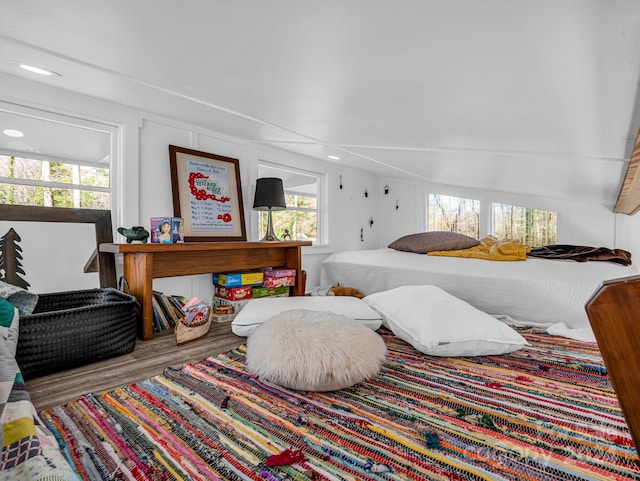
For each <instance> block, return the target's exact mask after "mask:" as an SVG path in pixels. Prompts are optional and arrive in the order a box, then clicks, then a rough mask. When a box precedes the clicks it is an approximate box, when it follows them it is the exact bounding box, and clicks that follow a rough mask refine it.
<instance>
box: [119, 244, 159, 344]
mask: <svg viewBox="0 0 640 481" xmlns="http://www.w3.org/2000/svg"><path fill="white" fill-rule="evenodd" d="M123 262H124V276H125V277H126V278H127V281H128V282H129V288H130V289H131V295H132V296H134V297H135V298H136V299H138V302H139V303H140V307H141V308H142V313H141V319H140V323H139V324H138V336H139V337H140V338H141V339H143V340H145V341H148V340H150V339H153V306H152V304H151V302H152V297H153V254H148V253H125V254H124V258H123Z"/></svg>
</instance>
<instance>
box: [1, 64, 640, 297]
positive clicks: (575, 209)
mask: <svg viewBox="0 0 640 481" xmlns="http://www.w3.org/2000/svg"><path fill="white" fill-rule="evenodd" d="M0 82H1V83H2V85H3V91H2V92H0V100H3V101H9V102H15V103H19V104H22V105H26V106H29V107H34V108H42V109H45V110H51V111H54V112H57V113H62V114H67V115H75V116H79V117H82V118H87V119H89V120H95V121H100V122H104V123H109V124H112V125H115V126H117V127H118V129H119V131H120V134H121V144H120V149H119V151H118V152H117V159H116V164H115V166H114V171H113V173H114V182H115V185H116V188H117V191H118V193H119V195H118V199H117V201H118V204H117V206H116V208H115V211H114V231H115V228H116V227H118V226H127V227H129V226H132V225H143V226H147V225H148V223H149V218H150V217H155V216H163V215H168V214H172V213H173V204H172V194H171V183H170V172H169V152H168V145H169V144H173V145H179V146H182V147H188V148H193V149H196V150H202V151H206V152H212V153H216V154H219V155H224V156H228V157H232V158H238V159H239V160H240V170H241V172H240V174H241V183H242V195H243V200H244V209H245V220H246V227H247V237H248V240H257V233H255V232H254V231H253V229H252V227H253V226H254V225H257V216H256V213H255V212H253V211H252V210H251V205H252V202H253V192H254V189H255V179H256V177H257V163H258V160H266V161H270V162H276V163H282V164H284V165H291V166H295V167H299V168H304V169H307V170H312V171H315V172H322V173H325V174H326V183H325V186H324V187H325V197H326V207H327V209H328V212H329V219H330V222H329V225H328V226H327V228H328V229H329V239H330V242H329V244H328V245H323V246H317V247H316V246H314V247H310V248H304V249H303V268H304V269H305V270H307V273H308V278H307V289H308V290H311V289H312V288H314V287H316V286H318V284H319V281H320V265H321V263H322V261H323V260H324V259H325V258H326V257H327V256H328V255H329V254H330V253H331V252H337V251H344V250H353V249H371V248H377V247H384V246H386V245H388V244H389V242H391V241H392V240H394V239H396V238H398V237H400V236H401V235H405V234H410V233H413V232H420V231H424V230H425V227H426V225H425V218H426V211H425V199H426V196H427V194H428V193H429V192H438V193H446V194H448V195H456V196H463V197H471V198H474V199H479V200H480V201H481V202H482V203H483V205H488V204H489V202H491V201H497V202H504V203H511V204H515V205H521V206H525V207H536V208H540V209H548V210H555V211H557V212H558V214H559V215H558V218H559V224H560V227H559V229H558V242H559V243H566V244H578V245H594V246H604V247H619V248H623V249H627V250H630V251H631V252H632V253H638V255H640V216H633V217H629V216H622V215H615V214H613V213H612V212H611V210H610V208H606V207H604V206H602V205H599V204H596V203H594V204H589V203H573V202H570V201H566V200H561V199H553V198H542V197H535V196H530V195H529V196H525V195H517V194H506V193H501V192H492V191H486V190H477V189H468V188H454V187H451V186H438V185H433V184H428V183H417V182H411V181H405V180H398V179H392V178H388V179H385V178H378V177H377V176H375V175H373V174H370V173H366V172H361V171H357V170H354V169H351V168H349V167H348V166H342V165H340V164H337V163H330V162H324V161H319V160H316V159H312V158H309V157H305V156H302V155H297V154H294V153H291V152H287V151H282V150H278V149H274V148H270V147H266V146H264V145H261V144H249V143H246V142H244V141H241V140H239V139H236V138H232V137H228V136H225V135H223V134H220V133H217V132H212V131H207V130H205V129H202V128H199V127H197V126H194V125H191V124H185V123H183V122H179V121H175V120H172V119H166V118H161V117H157V116H155V115H153V114H151V113H148V112H140V111H134V110H131V109H129V108H127V107H124V106H121V105H117V104H113V103H108V102H103V101H100V100H96V99H93V98H88V97H84V96H80V95H77V94H73V93H71V92H66V91H62V90H58V89H53V88H50V87H47V86H44V85H42V84H38V83H30V82H26V81H24V80H19V79H17V78H15V77H11V76H6V75H1V74H0ZM340 185H342V188H340ZM385 185H387V186H388V187H389V194H388V195H384V187H385ZM365 190H366V191H367V193H368V196H367V197H365V195H364V192H365ZM396 203H397V206H398V208H397V209H396ZM0 209H1V206H0ZM485 217H486V216H485ZM0 218H1V213H0ZM371 219H373V225H372V226H370V220H371ZM9 227H11V225H10V223H8V222H6V221H0V235H4V233H5V232H6V231H7V230H8V228H9ZM49 227H51V226H49ZM43 228H45V227H42V226H41V225H32V227H31V228H30V227H29V226H28V225H27V226H20V231H19V234H20V235H21V236H22V237H23V242H22V244H21V246H22V248H23V251H24V252H23V257H24V261H23V265H24V267H25V271H26V272H27V280H28V281H29V282H30V283H31V285H32V288H31V289H32V290H33V291H34V292H53V291H59V290H68V289H80V288H86V287H96V286H97V285H98V281H97V275H95V274H82V273H81V268H82V266H84V263H85V262H86V261H87V259H88V256H89V254H90V252H91V249H90V248H89V244H90V243H91V240H90V239H88V238H87V237H86V233H85V234H82V233H81V231H82V230H83V229H85V228H86V226H84V227H81V228H80V230H79V231H77V232H76V231H75V230H73V231H71V230H70V229H69V228H64V229H63V230H62V231H60V230H57V231H47V233H46V234H43V230H42V229H43ZM47 228H48V227H47ZM30 229H32V231H33V232H29V230H30ZM55 229H59V227H56V228H55ZM482 229H483V230H482V231H481V235H486V234H487V232H488V225H483V227H482ZM16 230H17V229H16ZM85 230H86V229H85ZM361 231H362V238H361ZM89 237H90V236H89ZM114 238H115V240H116V242H122V241H123V240H124V239H123V238H122V237H121V236H119V234H117V233H115V234H114ZM43 239H44V240H45V242H41V241H42V240H43ZM41 244H44V245H41ZM54 261H55V262H54ZM639 262H640V261H639ZM72 264H74V266H73V267H72ZM75 264H78V266H79V267H78V266H75ZM118 268H119V269H120V268H121V264H118ZM154 287H155V288H156V289H159V290H162V291H166V292H168V293H171V294H182V295H185V296H192V295H197V296H199V297H201V298H203V299H209V298H210V297H211V295H212V286H211V279H210V276H208V275H201V276H190V277H184V278H171V279H158V280H155V281H154ZM321 287H326V286H321Z"/></svg>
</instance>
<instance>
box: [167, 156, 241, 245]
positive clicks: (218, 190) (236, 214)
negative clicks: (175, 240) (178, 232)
mask: <svg viewBox="0 0 640 481" xmlns="http://www.w3.org/2000/svg"><path fill="white" fill-rule="evenodd" d="M169 160H170V163H171V190H172V193H173V211H174V215H175V216H176V217H182V218H183V222H184V241H185V242H216V241H246V240H247V233H246V229H245V224H244V206H243V204H242V186H241V184H240V169H239V161H238V159H233V158H230V157H223V156H221V155H216V154H209V153H207V152H200V151H197V150H192V149H186V148H183V147H177V146H175V145H170V146H169Z"/></svg>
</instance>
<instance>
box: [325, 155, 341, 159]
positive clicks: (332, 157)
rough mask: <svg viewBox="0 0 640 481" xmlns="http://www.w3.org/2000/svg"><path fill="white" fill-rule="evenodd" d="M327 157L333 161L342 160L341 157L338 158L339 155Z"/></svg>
mask: <svg viewBox="0 0 640 481" xmlns="http://www.w3.org/2000/svg"><path fill="white" fill-rule="evenodd" d="M327 157H329V158H330V159H331V160H340V157H338V156H337V155H328V156H327Z"/></svg>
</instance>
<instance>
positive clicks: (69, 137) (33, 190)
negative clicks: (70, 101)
mask: <svg viewBox="0 0 640 481" xmlns="http://www.w3.org/2000/svg"><path fill="white" fill-rule="evenodd" d="M5 106H6V107H7V108H5ZM0 126H1V130H2V131H1V132H0V204H10V205H33V206H48V207H69V208H83V209H107V210H108V209H111V207H112V205H111V200H112V199H111V194H112V191H111V189H112V187H111V180H110V179H111V175H110V173H111V158H112V145H113V144H114V138H115V135H116V128H115V127H112V126H107V125H103V124H99V123H95V122H91V121H85V120H81V119H77V118H73V117H67V116H63V115H57V114H51V113H48V112H41V111H38V110H35V109H28V108H16V107H15V106H8V104H3V103H0Z"/></svg>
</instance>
